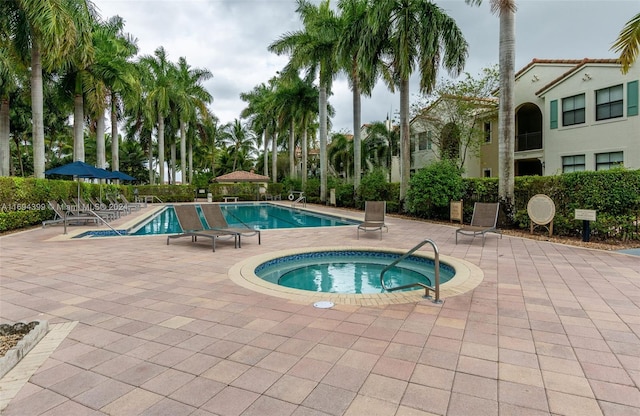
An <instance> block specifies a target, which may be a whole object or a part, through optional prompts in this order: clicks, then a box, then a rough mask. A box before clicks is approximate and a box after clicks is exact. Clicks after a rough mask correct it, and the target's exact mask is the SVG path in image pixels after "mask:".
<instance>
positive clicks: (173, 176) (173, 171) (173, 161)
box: [169, 137, 176, 185]
mask: <svg viewBox="0 0 640 416" xmlns="http://www.w3.org/2000/svg"><path fill="white" fill-rule="evenodd" d="M170 163H171V170H170V175H171V178H170V179H169V183H170V184H171V185H175V184H176V142H175V137H174V138H173V142H171V160H170Z"/></svg>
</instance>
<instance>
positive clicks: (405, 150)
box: [400, 78, 411, 209]
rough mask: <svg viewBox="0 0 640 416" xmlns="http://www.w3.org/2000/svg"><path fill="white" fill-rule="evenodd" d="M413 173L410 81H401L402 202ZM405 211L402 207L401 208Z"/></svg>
mask: <svg viewBox="0 0 640 416" xmlns="http://www.w3.org/2000/svg"><path fill="white" fill-rule="evenodd" d="M410 172H411V140H410V134H409V79H408V78H407V79H403V80H401V81H400V201H401V202H403V201H404V199H405V198H406V197H407V190H408V189H409V176H410ZM400 208H401V209H403V207H402V205H401V207H400Z"/></svg>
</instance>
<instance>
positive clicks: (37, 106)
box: [31, 33, 44, 179]
mask: <svg viewBox="0 0 640 416" xmlns="http://www.w3.org/2000/svg"><path fill="white" fill-rule="evenodd" d="M31 39H32V41H33V43H32V45H31V122H32V128H33V133H32V134H33V139H32V140H33V175H34V176H35V177H36V178H40V179H43V178H44V104H43V101H44V99H43V93H42V56H41V55H40V42H39V41H38V40H37V36H35V35H34V34H33V33H32V36H31Z"/></svg>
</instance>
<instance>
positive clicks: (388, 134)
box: [363, 121, 398, 171]
mask: <svg viewBox="0 0 640 416" xmlns="http://www.w3.org/2000/svg"><path fill="white" fill-rule="evenodd" d="M389 127H390V126H389V125H388V124H387V123H385V122H382V121H377V122H374V123H371V124H370V125H369V126H368V128H367V140H366V142H365V145H364V146H363V151H364V153H365V155H364V156H365V157H364V159H365V160H366V161H368V162H369V163H370V164H371V166H372V167H373V168H376V167H380V166H382V167H384V168H385V170H386V171H389V170H390V167H391V155H392V150H393V148H394V143H395V141H396V140H397V139H396V138H395V136H397V133H398V132H397V131H393V130H389ZM394 139H396V140H394Z"/></svg>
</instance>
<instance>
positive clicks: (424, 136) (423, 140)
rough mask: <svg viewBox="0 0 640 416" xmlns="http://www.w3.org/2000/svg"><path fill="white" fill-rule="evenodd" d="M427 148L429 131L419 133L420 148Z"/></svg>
mask: <svg viewBox="0 0 640 416" xmlns="http://www.w3.org/2000/svg"><path fill="white" fill-rule="evenodd" d="M426 148H427V133H426V132H422V133H419V134H418V150H425V149H426Z"/></svg>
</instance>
